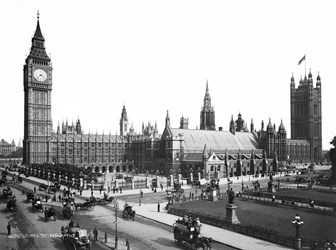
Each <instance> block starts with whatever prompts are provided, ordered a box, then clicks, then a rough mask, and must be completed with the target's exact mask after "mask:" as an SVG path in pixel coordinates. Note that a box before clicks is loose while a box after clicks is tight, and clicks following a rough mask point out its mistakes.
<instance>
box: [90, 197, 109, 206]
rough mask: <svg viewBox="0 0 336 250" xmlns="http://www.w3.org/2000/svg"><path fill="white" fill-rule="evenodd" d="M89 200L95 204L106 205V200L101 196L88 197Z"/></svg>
mask: <svg viewBox="0 0 336 250" xmlns="http://www.w3.org/2000/svg"><path fill="white" fill-rule="evenodd" d="M90 200H92V202H94V204H95V205H106V204H107V201H106V200H105V199H101V198H96V197H90Z"/></svg>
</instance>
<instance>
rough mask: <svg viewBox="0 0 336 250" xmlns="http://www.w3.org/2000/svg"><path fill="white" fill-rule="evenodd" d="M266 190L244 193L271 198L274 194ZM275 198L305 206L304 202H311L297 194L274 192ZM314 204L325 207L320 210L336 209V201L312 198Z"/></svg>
mask: <svg viewBox="0 0 336 250" xmlns="http://www.w3.org/2000/svg"><path fill="white" fill-rule="evenodd" d="M281 189H282V190H285V189H296V187H295V188H293V187H290V188H281ZM266 190H267V189H266ZM266 190H264V189H260V191H257V192H256V191H254V190H249V191H245V192H244V194H246V195H248V196H255V197H262V198H268V199H271V198H272V196H273V195H274V194H273V193H267V192H265V191H266ZM276 199H278V200H284V201H285V202H286V203H287V202H289V203H292V205H295V204H299V203H302V204H305V205H303V206H306V204H310V202H311V199H307V198H303V197H297V196H295V197H293V196H288V195H282V194H279V193H277V194H276ZM314 204H315V205H316V206H321V207H324V208H326V209H322V210H328V211H329V210H332V211H335V210H336V203H335V202H331V201H321V200H314Z"/></svg>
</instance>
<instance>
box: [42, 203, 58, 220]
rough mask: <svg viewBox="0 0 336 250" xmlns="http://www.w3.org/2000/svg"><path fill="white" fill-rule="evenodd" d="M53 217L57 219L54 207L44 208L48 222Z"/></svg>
mask: <svg viewBox="0 0 336 250" xmlns="http://www.w3.org/2000/svg"><path fill="white" fill-rule="evenodd" d="M51 218H53V219H54V221H56V210H55V208H54V207H49V208H45V209H44V219H45V221H46V222H47V221H48V220H49V219H51Z"/></svg>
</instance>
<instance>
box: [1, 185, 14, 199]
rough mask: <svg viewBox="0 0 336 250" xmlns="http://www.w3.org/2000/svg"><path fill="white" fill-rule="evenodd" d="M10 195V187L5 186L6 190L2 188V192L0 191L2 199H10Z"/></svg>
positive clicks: (11, 192) (11, 193)
mask: <svg viewBox="0 0 336 250" xmlns="http://www.w3.org/2000/svg"><path fill="white" fill-rule="evenodd" d="M12 195H13V191H12V190H11V188H10V187H8V186H7V188H4V190H2V196H1V198H2V199H7V198H10V197H12Z"/></svg>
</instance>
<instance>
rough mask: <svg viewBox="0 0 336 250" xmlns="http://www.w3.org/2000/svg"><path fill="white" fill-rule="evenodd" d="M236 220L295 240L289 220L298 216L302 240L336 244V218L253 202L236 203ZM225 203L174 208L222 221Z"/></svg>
mask: <svg viewBox="0 0 336 250" xmlns="http://www.w3.org/2000/svg"><path fill="white" fill-rule="evenodd" d="M235 205H237V207H238V208H237V217H238V219H239V220H240V222H241V224H243V225H246V224H253V225H259V226H263V227H267V228H269V229H273V230H276V231H278V232H279V233H281V234H282V235H286V236H294V235H295V228H294V226H293V225H292V220H293V219H294V216H295V215H296V214H299V215H300V217H301V219H302V220H303V221H304V224H303V226H302V228H301V229H300V232H301V235H302V237H304V238H306V239H312V240H313V239H314V240H334V241H335V240H336V218H335V217H332V216H325V215H319V214H314V213H309V212H305V211H303V210H299V209H298V208H295V207H287V206H286V207H285V206H282V205H279V206H267V205H263V204H259V203H257V202H255V201H246V200H243V199H235ZM225 206H226V200H219V201H216V202H211V201H206V200H200V201H192V202H185V203H179V204H174V208H183V209H187V210H188V211H190V212H194V213H197V212H198V213H208V214H213V215H216V216H219V217H220V218H222V219H224V218H225V215H226V209H225Z"/></svg>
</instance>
